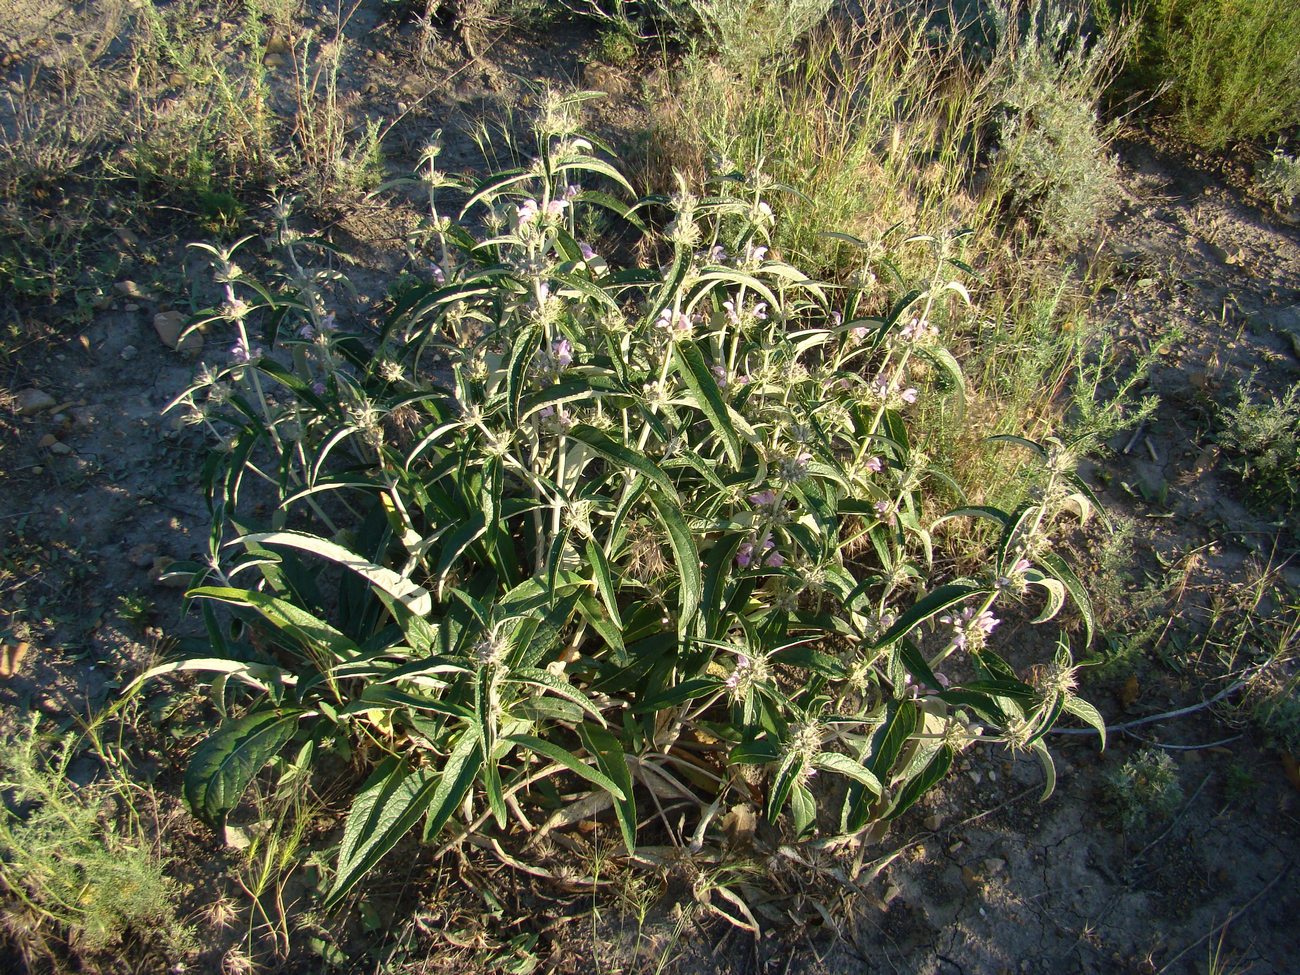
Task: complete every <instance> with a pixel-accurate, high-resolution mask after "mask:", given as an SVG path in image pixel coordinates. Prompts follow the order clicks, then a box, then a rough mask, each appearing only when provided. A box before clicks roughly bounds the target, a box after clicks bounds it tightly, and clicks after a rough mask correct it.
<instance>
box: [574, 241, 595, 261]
mask: <svg viewBox="0 0 1300 975" xmlns="http://www.w3.org/2000/svg"><path fill="white" fill-rule="evenodd" d="M578 252H579V253H581V254H582V259H583V260H584V261H590V260H594V259H595V257H596V252H595V251H594V250H592V247H591V245H590V244H588V243H587V242H586V241H585V240H580V241H578Z"/></svg>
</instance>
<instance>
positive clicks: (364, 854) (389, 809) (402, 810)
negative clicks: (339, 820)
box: [322, 758, 440, 910]
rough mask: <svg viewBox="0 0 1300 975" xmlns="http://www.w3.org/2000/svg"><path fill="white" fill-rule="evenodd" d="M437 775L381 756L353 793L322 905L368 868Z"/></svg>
mask: <svg viewBox="0 0 1300 975" xmlns="http://www.w3.org/2000/svg"><path fill="white" fill-rule="evenodd" d="M439 781H440V780H439V777H438V775H437V774H435V773H434V772H433V770H432V769H428V768H419V769H412V768H411V767H410V766H409V765H408V764H407V763H406V761H405V760H401V761H399V760H398V759H396V758H389V759H386V760H385V761H384V762H383V763H382V764H380V766H379V767H378V768H377V769H375V772H374V774H373V775H371V777H370V779H369V780H368V781H367V782H366V784H365V786H364V787H362V789H361V792H360V793H358V795H357V798H356V801H355V802H353V804H352V809H351V811H349V812H348V819H347V823H346V825H345V826H344V827H343V843H342V845H341V846H340V847H339V860H338V870H337V872H336V873H335V875H334V884H333V886H331V887H330V890H329V893H328V894H326V895H325V901H324V904H323V905H322V906H323V907H324V908H325V909H326V910H329V909H330V908H331V907H333V906H334V905H336V904H337V903H338V902H339V901H340V900H341V899H342V898H343V896H344V895H345V894H347V892H348V891H350V890H351V889H352V888H353V887H354V886H355V885H356V883H357V881H358V880H360V879H361V878H362V877H363V876H365V875H366V874H367V873H369V872H370V871H371V870H373V869H374V867H375V865H376V864H377V863H378V862H379V861H380V859H381V858H382V857H383V856H384V854H386V853H388V851H389V850H391V849H392V848H393V847H394V846H396V845H397V843H398V841H399V840H401V838H402V837H403V836H405V835H406V834H407V833H408V832H410V830H411V828H412V827H413V826H415V824H416V823H417V822H419V820H420V817H421V816H423V815H424V812H425V810H426V809H428V808H429V806H430V804H431V803H432V801H433V797H434V792H435V789H436V788H437V786H438V783H439Z"/></svg>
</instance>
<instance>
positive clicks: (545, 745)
mask: <svg viewBox="0 0 1300 975" xmlns="http://www.w3.org/2000/svg"><path fill="white" fill-rule="evenodd" d="M502 741H508V742H510V743H511V744H512V745H518V746H519V747H520V748H526V749H528V750H529V751H530V752H536V753H537V754H538V755H541V756H543V757H544V758H549V759H550V760H551V761H552V762H557V763H558V764H560V765H563V766H564V767H565V768H567V769H568V770H569V771H570V772H573V773H575V774H577V775H580V776H582V778H584V779H586V780H587V781H588V782H590V783H591V784H592V785H594V786H597V787H598V788H601V789H604V790H605V791H606V792H608V793H609V794H610V795H611V796H613V797H614V798H615V799H616V800H619V799H626V798H627V793H625V792H624V791H623V790H622V789H621V788H619V786H618V784H617V783H616V782H615V781H614V780H613V779H611V778H610V777H609V776H608V775H606V774H605V773H604V772H601V771H600V770H599V769H594V768H592V767H591V766H590V765H588V764H587V763H586V762H584V761H583V760H582V759H580V758H578V756H576V755H574V754H573V752H570V751H566V750H565V749H563V748H561V747H560V746H559V745H556V744H554V743H553V742H549V741H546V740H544V739H542V738H535V737H533V736H532V735H507V736H506V737H504V738H503V739H502Z"/></svg>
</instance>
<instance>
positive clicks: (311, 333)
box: [298, 322, 316, 341]
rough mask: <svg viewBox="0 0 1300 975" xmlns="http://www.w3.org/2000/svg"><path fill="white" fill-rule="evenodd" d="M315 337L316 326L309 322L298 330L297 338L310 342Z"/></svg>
mask: <svg viewBox="0 0 1300 975" xmlns="http://www.w3.org/2000/svg"><path fill="white" fill-rule="evenodd" d="M315 337H316V326H315V325H313V324H312V323H311V322H304V323H303V326H302V328H300V329H298V338H300V339H306V340H307V341H311V340H312V339H314V338H315Z"/></svg>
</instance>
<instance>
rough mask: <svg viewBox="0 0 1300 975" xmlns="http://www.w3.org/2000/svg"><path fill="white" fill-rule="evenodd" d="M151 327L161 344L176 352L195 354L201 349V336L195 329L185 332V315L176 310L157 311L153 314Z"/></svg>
mask: <svg viewBox="0 0 1300 975" xmlns="http://www.w3.org/2000/svg"><path fill="white" fill-rule="evenodd" d="M153 328H154V331H155V332H157V333H158V338H159V339H160V340H161V341H162V344H163V345H165V346H167V348H169V349H175V350H176V351H177V352H185V353H188V354H190V355H197V354H198V353H199V352H200V351H202V349H203V336H202V335H200V334H199V332H198V331H197V330H195V331H192V332H190V333H189V334H188V335H185V334H183V333H184V332H185V316H184V315H182V314H181V313H180V312H178V311H164V312H159V313H158V314H157V315H154V316H153Z"/></svg>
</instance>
